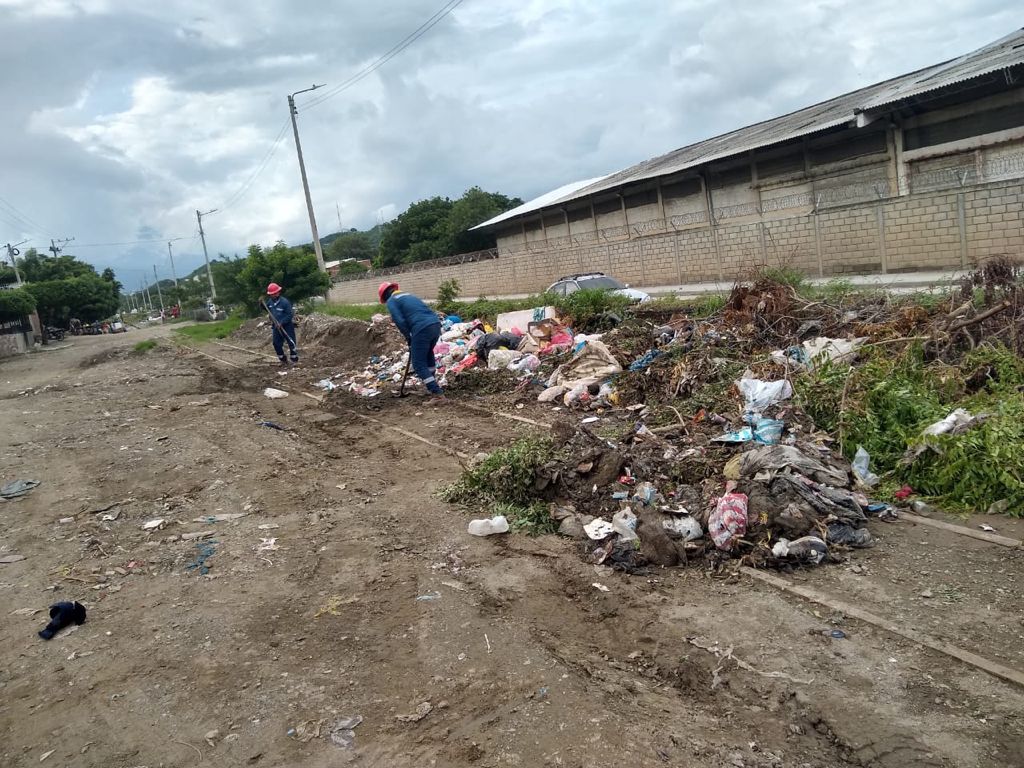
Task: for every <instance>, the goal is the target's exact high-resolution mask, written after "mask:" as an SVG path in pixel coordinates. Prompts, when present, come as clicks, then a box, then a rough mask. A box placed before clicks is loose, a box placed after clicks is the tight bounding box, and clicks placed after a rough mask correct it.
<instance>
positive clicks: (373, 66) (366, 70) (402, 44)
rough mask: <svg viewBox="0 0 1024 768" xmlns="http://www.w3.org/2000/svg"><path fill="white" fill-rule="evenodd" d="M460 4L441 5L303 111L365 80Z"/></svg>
mask: <svg viewBox="0 0 1024 768" xmlns="http://www.w3.org/2000/svg"><path fill="white" fill-rule="evenodd" d="M462 2H463V0H449V2H447V3H446V4H445V5H443V6H442V7H441V8H440V10H438V11H436V12H435V13H434V15H433V16H431V17H430V18H429V19H427V20H426V21H425V22H423V23H422V24H421V25H420V26H419V27H417V28H416V29H415V30H414V31H412V32H410V33H409V34H408V35H406V36H405V37H404V38H403V39H402V40H400V41H399V42H398V43H396V44H395V45H394V46H393V47H392V48H391V49H390V50H389V51H387V53H385V54H384V55H383V56H381V57H380V58H378V59H377V60H376V61H374V62H372V63H370V64H368V65H366V66H365V67H363V68H362V69H361V70H359V71H358V72H356V73H355V74H354V75H352V77H350V78H349V79H348V80H345V81H344V82H343V83H340V84H338V85H336V86H334V87H332V88H328V89H327V90H326V91H325V92H324V93H323V95H321V96H320V97H319V98H317V99H314V100H313V101H311V102H309V103H308V104H305V105H303V109H312V108H313V107H315V106H317V105H318V104H323V103H324V102H325V101H327V100H328V99H330V98H333V97H335V96H337V95H338V94H339V93H341V92H342V91H346V90H348V89H349V88H351V87H352V86H353V85H355V84H356V83H358V82H359V81H360V80H363V79H364V78H366V77H368V76H369V75H371V74H373V73H374V72H376V71H377V70H378V69H380V68H381V67H383V66H384V65H385V64H387V63H388V62H389V61H391V60H392V59H393V58H395V56H397V55H398V54H400V53H401V52H402V51H404V50H405V49H406V48H408V47H409V46H410V45H412V44H413V43H415V42H416V41H417V40H419V39H420V38H421V37H423V35H425V34H427V32H429V31H430V30H431V29H433V28H434V27H435V26H437V24H439V23H440V22H441V20H442V19H443V18H444V17H445V16H447V15H448V14H449V13H451V12H452V11H454V10H455V9H456V8H457V7H458V6H459V5H461V4H462Z"/></svg>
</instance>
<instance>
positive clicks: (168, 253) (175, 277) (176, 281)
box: [167, 240, 178, 291]
mask: <svg viewBox="0 0 1024 768" xmlns="http://www.w3.org/2000/svg"><path fill="white" fill-rule="evenodd" d="M167 257H168V258H169V259H170V260H171V277H172V278H173V279H174V290H175V291H177V290H178V274H177V273H176V272H175V271H174V254H173V253H171V241H170V240H168V241H167Z"/></svg>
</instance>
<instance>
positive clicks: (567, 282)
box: [548, 272, 651, 304]
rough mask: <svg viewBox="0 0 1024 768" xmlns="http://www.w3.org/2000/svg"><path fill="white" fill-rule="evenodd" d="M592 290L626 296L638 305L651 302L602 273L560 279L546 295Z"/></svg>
mask: <svg viewBox="0 0 1024 768" xmlns="http://www.w3.org/2000/svg"><path fill="white" fill-rule="evenodd" d="M592 290H600V291H611V292H612V293H614V294H616V295H618V296H627V297H628V298H630V299H632V300H633V301H634V302H636V303H638V304H639V303H641V302H644V301H650V300H651V297H650V294H647V293H644V292H643V291H638V290H637V289H636V288H630V287H629V286H628V285H624V284H623V283H620V282H619V281H618V280H616V279H615V278H614V277H608V276H607V275H606V274H604V273H603V272H587V273H586V274H583V275H568V276H567V277H563V278H560V279H559V280H558V282H556V283H552V285H551V287H550V288H548V293H556V294H558V295H559V296H568V295H569V294H570V293H576V291H592Z"/></svg>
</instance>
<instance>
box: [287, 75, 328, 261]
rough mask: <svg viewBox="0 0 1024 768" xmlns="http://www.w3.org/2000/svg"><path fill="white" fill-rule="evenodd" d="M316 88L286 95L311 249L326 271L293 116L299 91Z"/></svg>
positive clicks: (318, 86)
mask: <svg viewBox="0 0 1024 768" xmlns="http://www.w3.org/2000/svg"><path fill="white" fill-rule="evenodd" d="M317 88H323V85H314V86H313V87H312V88H304V89H303V90H301V91H296V92H295V93H293V94H291V95H290V96H288V114H289V115H291V118H292V132H293V133H294V134H295V153H296V154H297V155H298V156H299V173H300V174H302V190H303V192H305V193H306V210H308V211H309V228H310V229H311V230H312V231H313V250H314V251H316V263H317V265H318V266H319V267H320V271H321V272H326V271H327V267H326V266H324V251H323V248H321V247H320V233H319V232H317V231H316V216H315V215H314V213H313V198H312V197H310V195H309V180H308V179H307V178H306V164H305V163H304V162H303V160H302V144H300V143H299V124H298V123H297V122H296V121H295V116H296V115H297V114H298V112H297V111H296V109H295V97H296V96H298V95H299V94H300V93H309V92H310V91H315V90H316V89H317Z"/></svg>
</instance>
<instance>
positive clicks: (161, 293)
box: [153, 264, 164, 318]
mask: <svg viewBox="0 0 1024 768" xmlns="http://www.w3.org/2000/svg"><path fill="white" fill-rule="evenodd" d="M153 279H154V280H156V295H157V296H159V297H160V317H161V318H162V317H163V314H164V292H163V291H161V290H160V276H159V275H157V273H156V264H154V265H153Z"/></svg>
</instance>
